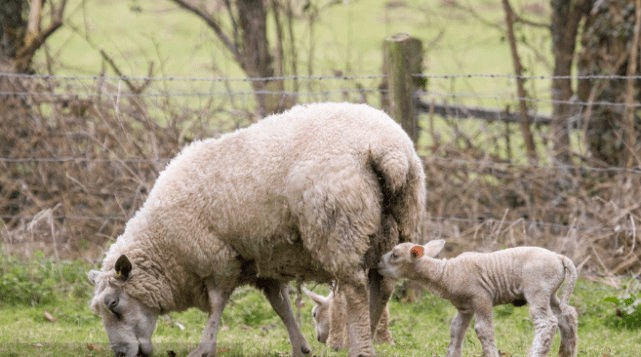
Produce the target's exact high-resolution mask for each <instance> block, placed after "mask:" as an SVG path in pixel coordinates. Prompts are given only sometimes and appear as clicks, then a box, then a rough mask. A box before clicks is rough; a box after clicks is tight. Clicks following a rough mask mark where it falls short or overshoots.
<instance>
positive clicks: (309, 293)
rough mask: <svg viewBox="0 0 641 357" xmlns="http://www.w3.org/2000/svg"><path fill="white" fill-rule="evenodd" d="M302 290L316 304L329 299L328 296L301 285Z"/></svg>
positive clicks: (323, 302)
mask: <svg viewBox="0 0 641 357" xmlns="http://www.w3.org/2000/svg"><path fill="white" fill-rule="evenodd" d="M303 291H304V292H305V294H307V296H309V298H310V299H312V301H313V302H315V303H316V305H323V304H325V303H326V302H327V300H329V297H328V296H323V295H318V294H316V293H315V292H313V291H309V290H307V288H305V287H303Z"/></svg>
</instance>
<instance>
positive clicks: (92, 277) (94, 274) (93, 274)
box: [87, 269, 100, 284]
mask: <svg viewBox="0 0 641 357" xmlns="http://www.w3.org/2000/svg"><path fill="white" fill-rule="evenodd" d="M99 275H100V272H99V271H95V270H93V269H92V270H89V273H87V278H89V281H90V282H91V283H92V284H95V283H96V279H98V276H99Z"/></svg>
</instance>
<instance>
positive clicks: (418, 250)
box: [410, 245, 425, 259]
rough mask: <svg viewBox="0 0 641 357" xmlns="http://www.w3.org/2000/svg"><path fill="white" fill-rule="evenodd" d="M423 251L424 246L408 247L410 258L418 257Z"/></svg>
mask: <svg viewBox="0 0 641 357" xmlns="http://www.w3.org/2000/svg"><path fill="white" fill-rule="evenodd" d="M424 253H425V248H423V247H422V246H420V245H415V246H413V247H412V249H410V255H411V256H412V259H416V258H420V257H422V256H423V254H424Z"/></svg>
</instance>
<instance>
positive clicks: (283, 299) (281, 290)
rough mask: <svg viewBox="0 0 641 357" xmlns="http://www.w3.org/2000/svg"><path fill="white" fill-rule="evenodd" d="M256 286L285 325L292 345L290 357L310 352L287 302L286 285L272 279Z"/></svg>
mask: <svg viewBox="0 0 641 357" xmlns="http://www.w3.org/2000/svg"><path fill="white" fill-rule="evenodd" d="M258 286H259V287H260V288H261V289H263V292H264V293H265V296H266V297H267V300H269V303H270V304H271V305H272V308H273V309H274V311H276V313H277V314H278V316H279V317H280V319H281V320H283V323H284V324H285V328H286V329H287V334H288V335H289V342H290V343H291V345H292V356H294V357H298V356H304V355H308V354H309V353H310V352H311V351H312V348H311V347H310V346H309V344H308V343H307V340H306V339H305V337H304V336H303V333H302V332H301V330H300V327H299V326H298V324H297V323H296V319H295V318H294V311H293V310H292V304H291V302H290V300H289V288H288V287H287V285H286V284H284V283H282V282H279V281H277V280H273V279H260V280H259V282H258Z"/></svg>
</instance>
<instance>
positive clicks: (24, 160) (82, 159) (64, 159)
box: [0, 157, 171, 163]
mask: <svg viewBox="0 0 641 357" xmlns="http://www.w3.org/2000/svg"><path fill="white" fill-rule="evenodd" d="M168 161H171V158H156V159H90V158H85V157H61V158H19V159H11V158H0V162H13V163H29V162H98V163H112V162H124V163H158V162H168Z"/></svg>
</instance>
